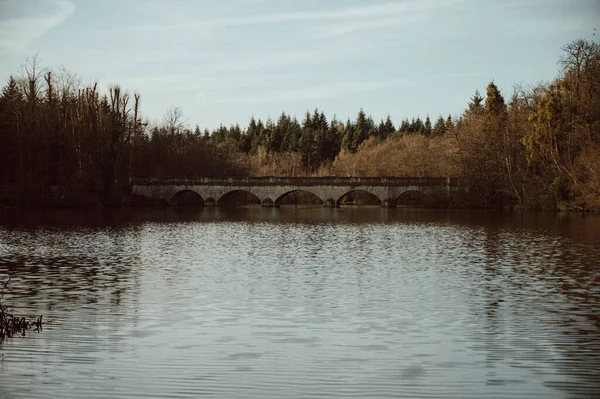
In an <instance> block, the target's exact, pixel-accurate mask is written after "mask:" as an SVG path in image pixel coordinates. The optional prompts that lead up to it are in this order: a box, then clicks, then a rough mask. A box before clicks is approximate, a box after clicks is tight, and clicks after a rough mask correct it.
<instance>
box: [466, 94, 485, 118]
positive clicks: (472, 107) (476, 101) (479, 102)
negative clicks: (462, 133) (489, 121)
mask: <svg viewBox="0 0 600 399" xmlns="http://www.w3.org/2000/svg"><path fill="white" fill-rule="evenodd" d="M483 101H484V98H483V97H482V96H481V93H479V90H475V93H474V94H473V96H472V97H471V101H469V112H471V113H473V114H475V115H480V114H482V113H483V111H484V109H485V108H484V105H483Z"/></svg>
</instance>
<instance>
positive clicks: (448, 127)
mask: <svg viewBox="0 0 600 399" xmlns="http://www.w3.org/2000/svg"><path fill="white" fill-rule="evenodd" d="M453 130H454V122H453V121H452V116H450V114H448V118H447V119H446V132H451V131H453Z"/></svg>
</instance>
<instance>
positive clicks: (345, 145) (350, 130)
mask: <svg viewBox="0 0 600 399" xmlns="http://www.w3.org/2000/svg"><path fill="white" fill-rule="evenodd" d="M353 143H354V126H353V125H352V122H351V121H350V118H348V121H347V122H346V126H344V136H343V137H342V149H344V150H347V151H350V152H353V150H352V148H353V147H352V144H353Z"/></svg>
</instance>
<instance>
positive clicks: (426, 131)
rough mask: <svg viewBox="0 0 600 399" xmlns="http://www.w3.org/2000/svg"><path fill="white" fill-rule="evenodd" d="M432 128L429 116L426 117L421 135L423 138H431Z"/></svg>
mask: <svg viewBox="0 0 600 399" xmlns="http://www.w3.org/2000/svg"><path fill="white" fill-rule="evenodd" d="M431 132H432V127H431V119H429V115H427V119H425V124H424V125H423V134H424V135H425V136H431Z"/></svg>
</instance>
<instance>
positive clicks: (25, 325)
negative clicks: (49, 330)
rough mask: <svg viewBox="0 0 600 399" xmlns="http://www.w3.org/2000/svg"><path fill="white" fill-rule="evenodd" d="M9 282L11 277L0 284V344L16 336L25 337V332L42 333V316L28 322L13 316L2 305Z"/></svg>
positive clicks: (23, 318) (6, 307)
mask: <svg viewBox="0 0 600 399" xmlns="http://www.w3.org/2000/svg"><path fill="white" fill-rule="evenodd" d="M10 280H11V277H9V278H8V280H6V282H5V283H4V284H2V291H0V343H2V341H4V340H5V339H7V338H12V337H14V336H17V335H21V336H25V334H27V331H36V332H40V331H42V315H39V316H38V317H37V318H36V319H35V321H33V320H28V319H26V318H25V317H18V316H15V315H13V314H12V313H11V312H10V310H9V307H8V306H6V305H5V304H3V303H2V301H3V300H4V294H5V292H6V288H7V286H8V283H9V282H10Z"/></svg>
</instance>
